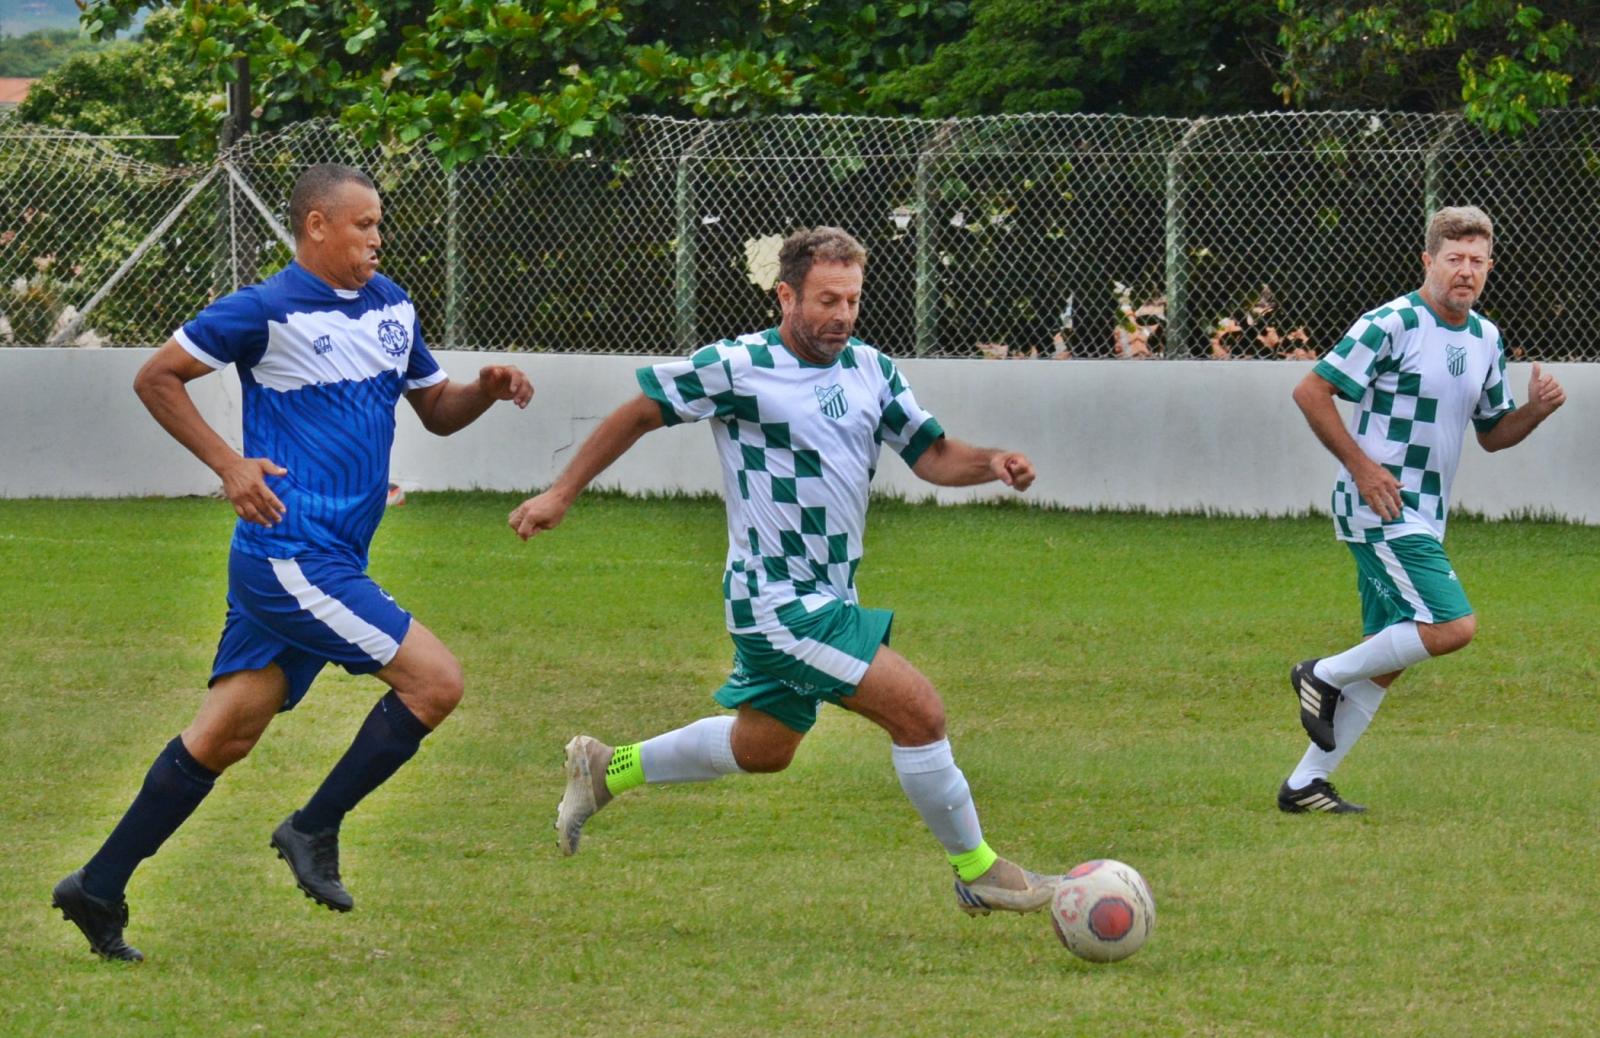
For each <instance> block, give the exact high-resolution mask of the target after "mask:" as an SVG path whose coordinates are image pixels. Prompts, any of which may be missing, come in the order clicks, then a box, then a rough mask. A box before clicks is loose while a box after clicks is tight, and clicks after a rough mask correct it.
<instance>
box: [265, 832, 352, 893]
mask: <svg viewBox="0 0 1600 1038" xmlns="http://www.w3.org/2000/svg"><path fill="white" fill-rule="evenodd" d="M272 846H273V847H274V848H275V849H276V850H277V852H278V857H280V858H282V859H283V860H284V861H286V862H288V863H289V871H290V872H293V873H294V881H295V883H296V884H298V885H299V887H300V889H301V890H302V891H304V892H305V895H306V897H309V898H310V899H311V900H313V901H315V902H316V903H317V904H319V905H326V906H328V907H329V908H331V909H333V910H334V911H335V912H348V911H350V909H352V908H354V907H355V905H356V899H355V898H353V897H351V896H350V892H349V891H348V890H346V889H345V888H344V884H343V883H340V882H339V830H337V829H323V830H322V831H320V832H315V833H303V832H301V831H300V830H298V829H296V828H295V827H294V815H290V816H289V817H288V818H285V819H284V820H283V824H282V825H280V826H278V828H277V829H275V830H273V833H272Z"/></svg>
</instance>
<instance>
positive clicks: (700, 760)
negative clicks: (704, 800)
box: [639, 715, 744, 784]
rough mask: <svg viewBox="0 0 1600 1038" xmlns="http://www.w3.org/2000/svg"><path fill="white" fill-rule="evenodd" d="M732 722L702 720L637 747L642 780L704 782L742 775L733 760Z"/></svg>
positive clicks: (718, 718)
mask: <svg viewBox="0 0 1600 1038" xmlns="http://www.w3.org/2000/svg"><path fill="white" fill-rule="evenodd" d="M733 720H734V719H733V718H732V717H731V716H728V715H724V716H721V717H705V718H701V719H700V720H698V721H696V722H695V723H694V724H690V725H685V726H684V727H682V728H676V729H674V730H672V731H670V732H667V733H665V734H663V735H658V736H656V737H655V738H654V739H646V740H645V741H644V742H642V743H640V744H639V766H640V767H642V768H643V769H644V780H645V781H646V782H649V783H652V784H654V783H659V782H706V781H709V780H711V779H714V778H719V777H721V776H723V775H732V774H734V773H735V772H742V771H744V769H743V768H741V767H739V762H738V761H736V760H734V759H733Z"/></svg>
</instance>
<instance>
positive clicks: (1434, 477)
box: [1315, 292, 1516, 542]
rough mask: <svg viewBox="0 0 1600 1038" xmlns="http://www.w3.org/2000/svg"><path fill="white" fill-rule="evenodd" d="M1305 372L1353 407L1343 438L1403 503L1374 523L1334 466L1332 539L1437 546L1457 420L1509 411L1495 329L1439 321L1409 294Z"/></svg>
mask: <svg viewBox="0 0 1600 1038" xmlns="http://www.w3.org/2000/svg"><path fill="white" fill-rule="evenodd" d="M1315 370H1316V373H1317V374H1318V375H1320V376H1322V377H1323V378H1324V379H1327V380H1328V381H1329V382H1330V383H1332V384H1333V386H1334V388H1335V389H1336V390H1338V392H1339V395H1340V396H1342V397H1344V398H1345V399H1346V400H1350V401H1353V402H1355V403H1356V405H1357V407H1356V411H1355V414H1354V415H1353V416H1352V417H1351V420H1350V433H1351V435H1352V436H1354V437H1355V440H1356V443H1357V444H1359V445H1360V447H1361V449H1362V450H1363V451H1365V452H1366V454H1367V456H1368V457H1370V458H1372V460H1374V461H1376V462H1378V463H1379V464H1380V465H1382V466H1383V467H1384V468H1386V469H1388V470H1389V471H1390V472H1392V473H1394V476H1395V478H1396V479H1398V480H1399V481H1400V500H1401V503H1402V505H1403V506H1404V507H1403V509H1402V511H1401V515H1400V517H1399V518H1397V519H1390V520H1384V519H1381V518H1380V517H1379V516H1378V514H1377V513H1376V512H1374V511H1373V510H1372V509H1371V508H1369V507H1368V506H1367V503H1366V502H1365V501H1364V500H1363V499H1362V498H1361V495H1360V493H1359V492H1358V491H1357V489H1356V483H1355V480H1354V479H1352V478H1351V476H1350V473H1349V471H1348V470H1346V469H1345V468H1344V466H1342V465H1341V466H1340V467H1339V476H1338V479H1337V481H1336V482H1335V483H1334V486H1333V523H1334V527H1335V530H1336V531H1337V533H1338V535H1339V539H1340V540H1344V541H1365V542H1375V541H1384V540H1392V539H1394V538H1396V537H1404V536H1407V535H1408V534H1427V535H1429V536H1431V537H1435V538H1437V539H1439V540H1441V541H1442V540H1444V527H1445V516H1446V514H1447V512H1448V511H1449V508H1450V503H1449V502H1450V483H1451V481H1452V480H1453V479H1454V478H1455V474H1456V465H1457V463H1458V462H1459V461H1460V460H1461V444H1462V441H1463V439H1464V438H1465V436H1466V431H1467V422H1468V421H1469V420H1470V421H1472V422H1473V424H1474V425H1475V426H1476V427H1477V429H1478V430H1479V431H1480V432H1486V431H1488V430H1489V429H1492V428H1493V427H1494V425H1495V423H1496V422H1498V421H1499V420H1500V419H1501V418H1504V417H1505V416H1506V415H1507V414H1509V413H1510V412H1511V410H1512V409H1513V408H1514V407H1515V406H1516V404H1515V403H1514V402H1513V401H1512V399H1511V386H1510V384H1509V383H1508V382H1507V381H1506V377H1505V376H1506V358H1505V351H1504V348H1503V347H1502V344H1501V342H1500V330H1499V329H1498V328H1496V327H1495V326H1494V325H1493V324H1492V323H1490V322H1489V321H1487V320H1485V319H1484V318H1483V317H1481V316H1479V315H1478V314H1476V313H1473V312H1470V311H1469V312H1468V314H1467V321H1466V323H1465V324H1462V325H1451V324H1446V323H1445V322H1444V321H1443V320H1442V319H1441V318H1440V317H1439V316H1438V315H1437V314H1435V313H1434V312H1433V310H1432V308H1430V307H1429V306H1428V304H1427V303H1426V302H1425V301H1424V300H1423V298H1422V296H1421V295H1419V294H1418V293H1416V292H1412V293H1411V294H1410V295H1406V296H1401V297H1400V298H1399V299H1395V300H1393V301H1391V302H1389V303H1386V304H1384V305H1383V306H1381V307H1379V308H1378V309H1376V310H1373V311H1372V312H1371V313H1367V314H1363V315H1362V316H1361V318H1360V319H1359V320H1358V321H1356V323H1355V324H1354V325H1353V326H1352V327H1351V328H1350V331H1349V332H1348V333H1347V334H1346V335H1345V337H1344V339H1343V340H1341V341H1340V342H1339V344H1338V345H1337V346H1335V347H1334V348H1333V349H1332V350H1331V351H1330V352H1329V353H1328V355H1327V356H1326V357H1324V358H1322V360H1321V361H1319V362H1318V363H1317V366H1316V369H1315Z"/></svg>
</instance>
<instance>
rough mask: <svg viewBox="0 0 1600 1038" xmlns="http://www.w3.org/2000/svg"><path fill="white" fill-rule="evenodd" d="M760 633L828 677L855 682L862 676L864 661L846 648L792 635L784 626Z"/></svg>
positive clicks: (781, 650) (865, 671) (855, 683)
mask: <svg viewBox="0 0 1600 1038" xmlns="http://www.w3.org/2000/svg"><path fill="white" fill-rule="evenodd" d="M762 633H763V634H765V635H766V638H767V641H768V643H769V644H771V646H772V647H773V648H774V649H776V650H777V651H779V652H781V653H783V654H784V655H785V656H790V657H793V658H794V659H797V660H799V661H800V662H801V663H804V664H805V665H806V666H808V667H811V668H813V669H815V670H820V671H822V672H823V673H824V674H826V675H828V676H829V677H830V678H837V679H838V680H840V681H845V682H848V683H850V684H852V685H858V684H860V683H861V679H862V678H863V677H865V676H866V673H867V664H866V661H864V660H858V659H856V658H855V657H854V656H852V655H850V654H849V653H847V652H840V651H839V650H838V649H835V648H834V647H833V646H831V645H825V644H823V643H822V642H819V641H816V640H814V639H811V638H796V637H795V636H794V635H792V634H790V633H789V632H788V631H786V630H776V631H764V632H762Z"/></svg>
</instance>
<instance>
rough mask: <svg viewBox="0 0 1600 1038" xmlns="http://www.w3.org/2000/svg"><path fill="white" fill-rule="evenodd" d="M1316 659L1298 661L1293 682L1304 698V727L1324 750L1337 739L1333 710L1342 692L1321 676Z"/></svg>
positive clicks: (1301, 723)
mask: <svg viewBox="0 0 1600 1038" xmlns="http://www.w3.org/2000/svg"><path fill="white" fill-rule="evenodd" d="M1316 665H1317V661H1316V660H1306V661H1304V662H1303V663H1296V664H1295V665H1294V666H1293V667H1292V668H1290V670H1289V684H1290V686H1291V687H1293V688H1294V694H1295V695H1296V696H1297V697H1299V699H1300V726H1301V727H1302V728H1304V729H1305V730H1306V734H1307V735H1309V736H1311V741H1312V742H1314V743H1316V744H1317V749H1319V750H1322V751H1323V752H1324V753H1328V752H1331V751H1332V750H1333V749H1334V748H1335V743H1334V741H1333V711H1334V710H1335V709H1336V708H1337V707H1338V706H1339V695H1340V692H1339V690H1338V689H1337V688H1335V687H1334V686H1332V685H1330V684H1328V683H1327V682H1326V681H1323V680H1322V679H1321V678H1319V677H1317V674H1316V671H1315V670H1313V669H1312V668H1314V667H1315V666H1316Z"/></svg>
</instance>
